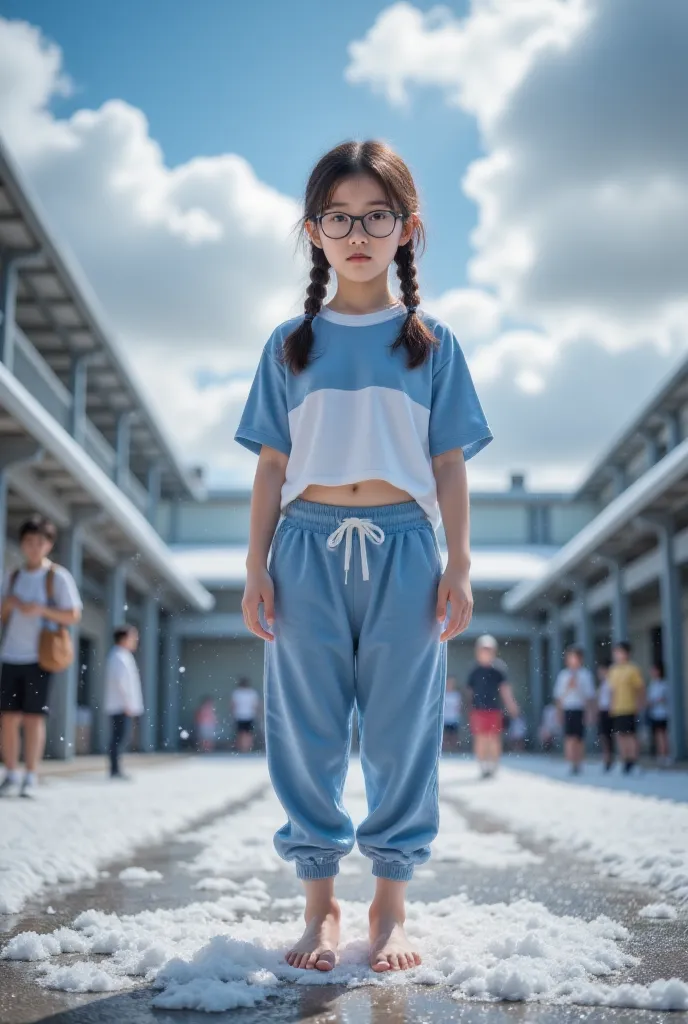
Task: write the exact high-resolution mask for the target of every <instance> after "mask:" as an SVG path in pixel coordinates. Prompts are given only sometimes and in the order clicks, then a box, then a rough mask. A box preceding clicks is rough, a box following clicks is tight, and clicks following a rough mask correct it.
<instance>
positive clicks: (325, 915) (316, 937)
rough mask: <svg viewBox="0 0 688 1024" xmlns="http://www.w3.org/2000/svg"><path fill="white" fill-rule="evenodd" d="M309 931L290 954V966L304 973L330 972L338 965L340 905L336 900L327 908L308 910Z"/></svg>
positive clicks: (307, 924)
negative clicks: (304, 971) (305, 971)
mask: <svg viewBox="0 0 688 1024" xmlns="http://www.w3.org/2000/svg"><path fill="white" fill-rule="evenodd" d="M305 917H306V930H305V932H304V933H303V935H302V936H301V938H300V939H299V941H298V942H295V943H294V945H293V946H292V948H291V949H290V950H289V952H288V953H287V955H286V957H285V960H286V961H287V963H288V964H289V965H290V966H291V967H300V968H301V969H302V970H308V971H312V970H314V969H315V970H318V971H331V970H332V968H333V967H334V965H335V964H336V962H337V947H338V946H339V922H340V919H341V913H340V910H339V904H338V903H337V901H336V900H335V899H334V898H333V899H332V901H331V902H330V903H329V904H328V905H327V907H320V908H318V909H314V910H310V911H309V909H308V907H306V914H305Z"/></svg>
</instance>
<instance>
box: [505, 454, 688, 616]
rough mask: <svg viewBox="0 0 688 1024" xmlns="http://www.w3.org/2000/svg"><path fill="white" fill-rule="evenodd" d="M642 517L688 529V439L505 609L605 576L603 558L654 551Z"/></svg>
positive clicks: (535, 603) (508, 598) (508, 597)
mask: <svg viewBox="0 0 688 1024" xmlns="http://www.w3.org/2000/svg"><path fill="white" fill-rule="evenodd" d="M643 516H655V517H671V518H673V520H674V524H675V528H676V530H680V529H683V528H684V527H686V526H688V438H686V439H684V440H683V441H682V442H681V443H680V444H679V445H677V447H676V448H673V449H672V450H671V451H670V452H669V453H668V454H667V455H665V456H664V458H663V459H661V460H660V461H659V462H657V463H656V464H655V465H654V466H652V467H651V468H650V469H648V470H647V472H645V473H644V474H643V475H642V476H641V477H640V478H639V479H638V480H636V481H635V482H634V483H632V484H631V485H630V486H629V487H628V488H627V489H626V490H625V491H623V493H622V494H620V495H619V496H618V498H615V499H614V501H612V502H610V503H609V505H607V506H606V508H604V509H603V511H602V512H600V514H599V515H598V516H596V518H595V519H593V520H592V522H590V523H588V525H587V526H584V527H583V529H582V530H581V531H580V532H579V533H578V534H577V535H576V536H575V537H574V538H573V539H572V540H570V541H569V542H568V544H565V545H564V546H563V547H562V548H561V549H560V550H559V552H558V553H557V554H556V555H555V556H554V557H553V558H552V559H551V561H550V562H549V564H548V565H547V568H546V569H545V571H544V572H543V573H542V574H541V575H540V576H539V578H537V579H535V580H532V581H527V582H524V583H521V584H519V586H517V587H514V589H513V590H510V591H509V593H508V594H505V596H504V599H503V601H502V606H503V608H504V609H505V611H508V612H520V611H523V610H525V609H526V608H527V607H529V606H530V607H531V608H537V607H539V606H540V605H546V604H547V602H548V601H550V600H552V601H558V599H559V598H560V597H561V596H562V595H563V594H566V593H570V592H571V591H572V590H573V589H574V586H573V584H574V582H575V579H577V578H581V579H583V580H584V581H585V582H586V583H591V582H593V581H594V582H597V580H598V579H599V577H600V576H604V575H606V574H607V570H606V566H605V563H604V559H605V558H612V559H617V560H619V561H620V562H622V563H623V562H629V561H634V560H635V559H636V558H639V557H640V556H641V555H643V554H645V553H646V552H648V551H650V550H651V549H653V548H654V547H655V546H656V544H657V541H656V535H655V533H654V531H653V530H652V528H651V527H650V526H648V525H647V523H644V522H643V521H642V518H641V517H643Z"/></svg>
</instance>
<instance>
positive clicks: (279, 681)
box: [236, 142, 492, 971]
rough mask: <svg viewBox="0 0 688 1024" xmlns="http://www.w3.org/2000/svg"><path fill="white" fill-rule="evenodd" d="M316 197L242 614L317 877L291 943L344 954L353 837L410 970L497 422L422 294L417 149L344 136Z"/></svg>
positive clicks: (255, 392)
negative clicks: (457, 648) (357, 786)
mask: <svg viewBox="0 0 688 1024" xmlns="http://www.w3.org/2000/svg"><path fill="white" fill-rule="evenodd" d="M304 208H305V215H304V218H303V224H302V228H303V229H305V232H306V233H307V236H308V240H309V243H310V255H311V259H312V269H311V273H310V285H309V287H308V289H307V292H306V301H305V312H304V314H303V315H300V316H298V317H296V318H294V319H292V320H289V321H287V322H286V323H285V324H282V325H281V326H280V327H278V328H277V329H276V330H275V331H274V333H273V335H272V337H271V338H270V339H269V341H268V343H267V344H266V346H265V348H264V350H263V354H262V357H261V360H260V364H259V367H258V370H257V372H256V377H255V380H254V382H253V385H252V387H251V391H250V394H249V397H248V400H247V403H246V408H245V410H244V413H243V416H242V419H241V423H240V425H239V428H238V430H237V433H236V440H237V441H238V442H239V443H240V444H243V445H244V446H245V447H247V448H249V449H250V450H251V451H253V452H255V453H256V454H257V455H258V456H259V460H258V468H257V471H256V477H255V482H254V488H253V499H252V504H251V528H250V541H249V553H248V557H247V560H246V568H247V579H246V589H245V592H244V598H243V613H244V618H245V621H246V624H247V626H248V627H249V628H250V629H251V630H252V631H253V632H254V633H255V634H256V636H259V637H262V639H264V640H265V641H266V645H265V730H266V748H267V757H268V767H269V771H270V776H271V779H272V782H273V785H274V787H275V791H276V793H277V796H278V798H279V799H280V802H281V803H282V806H283V807H284V810H285V812H286V814H287V817H288V820H287V823H286V824H285V825H284V826H283V827H282V828H281V829H280V830H279V831H278V832H277V834H276V836H275V846H276V849H277V851H278V853H279V854H280V855H281V856H282V857H283V858H285V859H286V860H290V861H291V860H293V861H295V863H296V873H297V876H298V877H299V878H300V879H302V880H303V883H304V886H305V892H306V911H305V920H306V929H305V932H304V934H303V936H302V937H301V938H300V939H299V941H298V942H296V943H295V944H294V946H293V948H292V949H291V950H290V951H289V952H288V954H287V961H288V963H289V964H291V965H292V966H294V967H299V968H311V969H312V968H317V969H319V970H322V971H326V970H331V969H332V967H333V966H334V964H335V962H336V950H337V944H338V941H339V919H340V912H339V906H338V903H337V901H336V899H335V896H334V878H335V875H336V874H337V872H338V864H339V860H340V858H341V857H343V856H345V855H346V854H347V853H349V852H350V851H351V849H352V847H353V844H354V840H357V841H358V845H359V849H360V850H361V852H362V853H363V854H364V855H366V856H367V857H369V858H370V859H371V860H372V865H373V875H374V876H375V878H376V890H375V897H374V899H373V902H372V904H371V907H370V914H369V917H370V964H371V966H372V968H373V970H375V971H387V970H404V969H406V968H409V967H414V966H416V965H417V964H419V963H420V956H419V954H418V952H417V951H416V949H415V948H414V946H413V945H412V944H411V943H410V942H409V941H408V939H407V938H406V935H405V933H404V928H403V925H404V916H405V915H404V897H405V889H406V886H407V883H408V881H409V880H410V879H411V877H412V875H413V870H414V867H415V865H417V864H423V863H424V862H425V861H427V859H428V858H429V856H430V849H429V844H430V842H431V841H432V840H433V839H434V837H435V835H436V833H437V828H438V794H437V772H438V760H439V754H440V747H441V740H442V712H443V705H444V688H445V677H446V646H445V642H446V641H447V640H449V639H451V637H453V636H456V635H457V634H458V633H460V632H462V631H463V630H464V629H465V628H466V627H467V625H468V623H469V621H470V618H471V613H472V607H473V601H472V596H471V587H470V583H469V561H470V554H469V528H468V527H469V523H468V489H467V484H466V471H465V465H464V462H465V460H466V459H468V458H470V457H471V456H472V455H475V454H476V453H477V452H479V451H480V450H481V449H482V448H484V447H485V445H486V444H488V442H489V441H490V440H491V439H492V434H491V432H490V430H489V427H488V425H487V423H486V420H485V417H484V415H483V412H482V409H481V407H480V403H479V401H478V398H477V396H476V393H475V389H474V387H473V383H472V381H471V377H470V374H469V371H468V368H467V366H466V362H465V359H464V356H463V354H462V352H461V349H460V348H459V344H458V342H457V341H456V339H455V338H454V337H453V335H452V333H451V331H450V329H449V328H448V327H447V326H445V325H444V324H442V323H440V322H439V321H437V320H435V319H433V318H432V317H430V316H428V315H427V314H425V313H424V312H421V310H420V309H419V301H420V296H419V294H418V285H417V281H416V265H415V253H416V246H417V244H418V243H419V242H422V241H423V226H422V223H421V220H420V217H419V215H418V196H417V193H416V189H415V186H414V183H413V179H412V177H411V174H410V172H409V170H408V168H407V167H406V165H405V164H404V162H403V161H402V160H401V159H400V158H399V157H398V156H397V155H396V154H395V153H393V152H392V150H391V149H389V147H387V146H386V145H384V144H382V143H380V142H365V143H359V142H346V143H343V144H342V145H340V146H337V147H336V148H335V149H334V150H332V151H331V152H329V153H327V154H326V155H325V156H324V157H323V158H322V159H321V160H320V161H319V163H318V164H317V166H316V167H315V168H314V170H313V171H312V173H311V176H310V179H309V181H308V185H307V189H306V196H305V204H304ZM392 262H395V263H396V267H397V274H398V276H399V280H400V282H401V296H402V300H403V301H399V300H398V299H396V298H395V297H394V296H393V295H392V294H391V292H390V289H389V285H388V269H389V267H390V264H391V263H392ZM331 270H334V271H335V273H336V275H337V288H336V291H335V294H334V296H333V297H332V300H331V301H330V302H329V303H328V304H326V305H323V302H324V299H325V296H326V290H327V285H328V283H329V280H330V271H331ZM440 511H441V515H442V519H443V521H444V527H445V532H446V537H447V547H448V563H447V567H446V569H444V570H443V565H442V560H441V557H440V552H439V548H438V544H437V540H436V537H435V532H434V530H435V528H436V527H437V526H438V525H439V522H440ZM280 512H281V516H280ZM278 519H279V524H278ZM275 527H277V529H276V530H275ZM354 533H356V534H357V541H358V543H357V544H356V545H354V544H353V539H354V538H353V534H354ZM342 543H343V550H342ZM268 555H270V558H269V560H268ZM261 604H262V612H261V611H260V605H261ZM448 606H449V608H450V615H449V621H448V622H446V619H447V609H448ZM443 626H444V628H443ZM269 630H271V632H270V631H269ZM354 705H355V706H356V708H357V711H358V718H359V728H360V756H361V764H362V768H363V773H364V776H365V785H366V795H367V800H368V810H369V813H368V816H367V818H366V819H365V821H363V822H362V823H361V825H359V827H358V829H357V830H356V833H355V834H354V828H353V824H352V821H351V818H350V817H349V815H348V814H347V812H346V810H345V808H344V807H343V805H342V792H343V788H344V782H345V779H346V773H347V766H348V759H349V749H350V743H351V722H352V712H353V709H354Z"/></svg>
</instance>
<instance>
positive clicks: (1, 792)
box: [0, 775, 19, 797]
mask: <svg viewBox="0 0 688 1024" xmlns="http://www.w3.org/2000/svg"><path fill="white" fill-rule="evenodd" d="M3 796H19V782H17V781H16V780H15V779H11V778H10V777H9V775H6V776H5V778H4V779H3V781H2V782H1V783H0V797H3Z"/></svg>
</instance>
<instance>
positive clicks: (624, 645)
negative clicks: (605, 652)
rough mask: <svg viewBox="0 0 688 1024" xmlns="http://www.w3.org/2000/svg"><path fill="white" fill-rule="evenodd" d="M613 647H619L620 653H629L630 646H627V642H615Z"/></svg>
mask: <svg viewBox="0 0 688 1024" xmlns="http://www.w3.org/2000/svg"><path fill="white" fill-rule="evenodd" d="M614 646H615V647H620V648H621V650H622V651H625V652H626V654H630V653H631V645H630V644H629V642H628V640H617V642H616V643H615V644H614Z"/></svg>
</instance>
